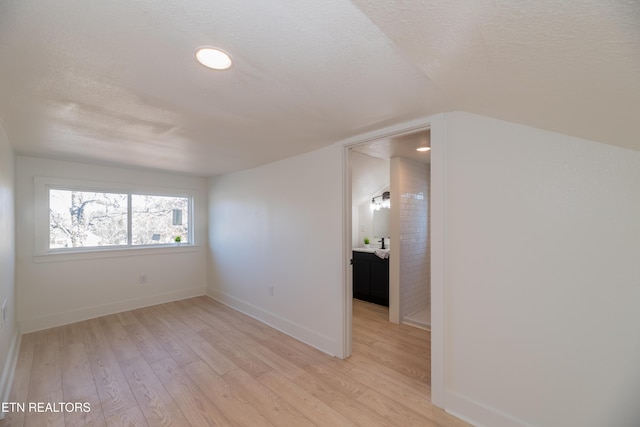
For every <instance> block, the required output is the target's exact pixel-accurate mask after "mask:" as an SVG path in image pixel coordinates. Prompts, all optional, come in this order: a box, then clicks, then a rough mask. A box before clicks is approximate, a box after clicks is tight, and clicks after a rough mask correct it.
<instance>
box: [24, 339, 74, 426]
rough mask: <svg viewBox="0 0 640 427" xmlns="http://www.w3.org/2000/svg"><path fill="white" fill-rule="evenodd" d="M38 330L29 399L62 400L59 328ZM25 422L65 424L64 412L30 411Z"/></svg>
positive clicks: (33, 423) (36, 400)
mask: <svg viewBox="0 0 640 427" xmlns="http://www.w3.org/2000/svg"><path fill="white" fill-rule="evenodd" d="M37 334H38V335H39V339H38V342H37V343H36V344H35V347H34V354H33V368H32V372H31V379H30V381H29V393H28V396H27V401H28V402H47V403H53V402H62V401H63V395H62V367H61V360H60V329H59V328H53V329H49V330H47V331H43V332H42V333H37ZM24 423H25V425H29V426H64V414H63V413H62V412H53V411H47V412H35V411H34V412H31V411H27V413H26V414H25V418H24Z"/></svg>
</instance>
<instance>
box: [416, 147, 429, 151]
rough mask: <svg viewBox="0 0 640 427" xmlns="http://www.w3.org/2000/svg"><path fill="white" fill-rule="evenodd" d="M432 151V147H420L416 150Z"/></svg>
mask: <svg viewBox="0 0 640 427" xmlns="http://www.w3.org/2000/svg"><path fill="white" fill-rule="evenodd" d="M429 150H431V147H418V148H416V151H429Z"/></svg>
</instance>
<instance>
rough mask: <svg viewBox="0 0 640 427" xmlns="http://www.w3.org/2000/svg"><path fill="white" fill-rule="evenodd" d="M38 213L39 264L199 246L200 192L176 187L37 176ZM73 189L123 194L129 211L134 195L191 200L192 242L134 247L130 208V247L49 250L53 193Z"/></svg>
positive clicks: (190, 233)
mask: <svg viewBox="0 0 640 427" xmlns="http://www.w3.org/2000/svg"><path fill="white" fill-rule="evenodd" d="M34 186H35V188H34V190H35V191H34V198H35V200H34V211H35V218H34V219H35V227H34V231H35V242H34V244H35V246H34V249H35V250H34V252H35V254H34V255H35V257H36V262H37V261H46V259H39V257H48V256H51V255H55V256H56V257H59V256H65V255H67V256H71V257H73V255H81V254H90V255H91V258H95V257H96V256H98V257H108V256H123V255H125V254H124V253H123V252H127V254H126V256H129V255H132V254H138V255H143V254H149V253H157V252H158V251H163V250H165V251H166V250H170V251H173V250H180V251H184V250H189V249H190V248H191V249H192V248H195V247H196V246H197V245H196V244H197V242H196V239H195V227H196V222H195V220H196V215H195V205H196V199H197V192H194V191H189V190H182V189H175V188H160V187H149V186H138V185H131V184H123V183H109V182H101V181H79V180H72V179H61V178H48V177H34ZM50 189H54V190H69V191H74V190H76V191H91V192H106V193H119V194H126V195H127V199H128V204H129V208H130V207H131V206H130V200H131V196H132V195H150V196H165V197H186V198H188V199H189V216H188V221H189V235H188V242H187V243H181V244H180V245H176V244H174V243H162V244H153V245H132V242H131V217H132V212H131V209H127V233H128V243H127V244H126V245H117V246H91V247H84V248H50V247H49V231H50V226H51V225H50V213H49V190H50Z"/></svg>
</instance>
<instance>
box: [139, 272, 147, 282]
mask: <svg viewBox="0 0 640 427" xmlns="http://www.w3.org/2000/svg"><path fill="white" fill-rule="evenodd" d="M138 283H147V275H146V274H141V275H140V277H139V278H138Z"/></svg>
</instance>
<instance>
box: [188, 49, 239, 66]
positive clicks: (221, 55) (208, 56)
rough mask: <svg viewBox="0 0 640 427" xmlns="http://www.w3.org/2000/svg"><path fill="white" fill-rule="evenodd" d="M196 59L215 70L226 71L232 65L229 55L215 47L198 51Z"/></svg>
mask: <svg viewBox="0 0 640 427" xmlns="http://www.w3.org/2000/svg"><path fill="white" fill-rule="evenodd" d="M196 59H197V60H198V62H199V63H201V64H202V65H204V66H205V67H207V68H212V69H214V70H226V69H227V68H229V67H231V64H232V62H231V58H230V57H229V55H228V54H227V53H225V52H223V51H221V50H220V49H216V48H214V47H201V48H200V49H198V50H197V51H196Z"/></svg>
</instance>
